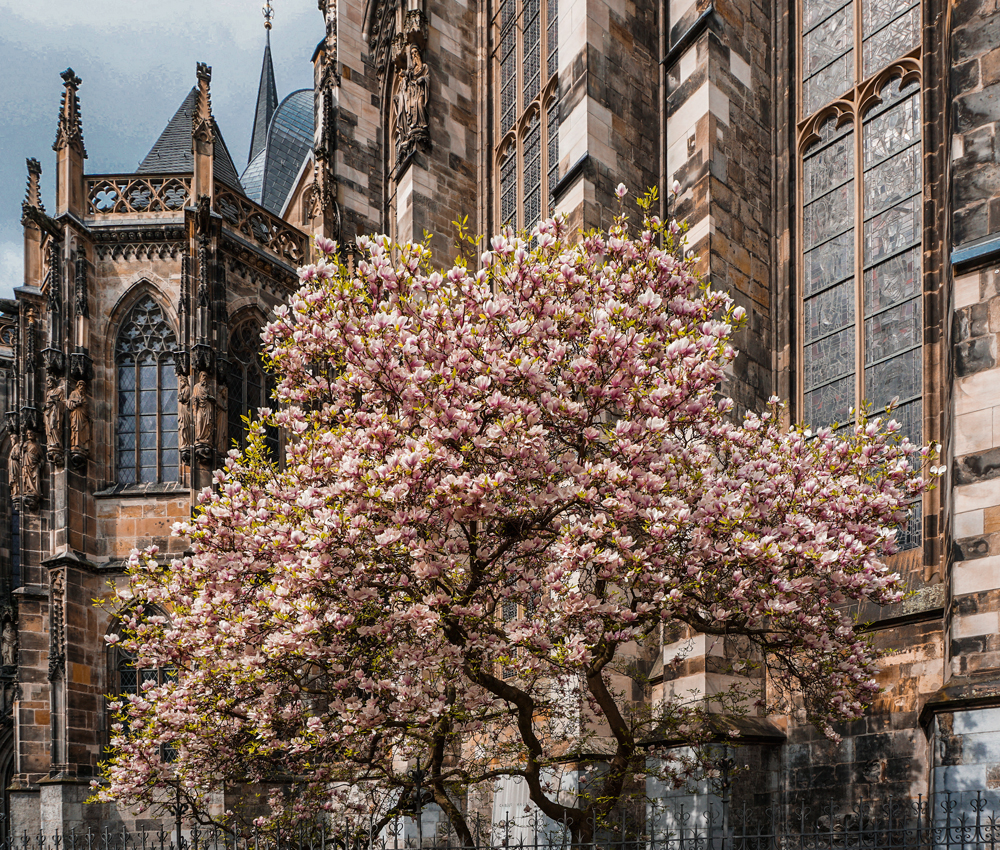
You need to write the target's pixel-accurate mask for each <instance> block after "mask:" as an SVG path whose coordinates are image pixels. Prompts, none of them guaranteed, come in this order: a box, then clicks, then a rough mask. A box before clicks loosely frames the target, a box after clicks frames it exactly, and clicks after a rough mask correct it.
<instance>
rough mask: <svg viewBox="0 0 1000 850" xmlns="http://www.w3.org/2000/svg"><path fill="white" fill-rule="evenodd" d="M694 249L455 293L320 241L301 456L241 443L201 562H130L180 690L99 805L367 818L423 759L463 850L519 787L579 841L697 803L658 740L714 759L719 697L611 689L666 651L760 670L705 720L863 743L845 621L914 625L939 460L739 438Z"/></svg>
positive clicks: (594, 245)
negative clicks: (916, 509)
mask: <svg viewBox="0 0 1000 850" xmlns="http://www.w3.org/2000/svg"><path fill="white" fill-rule="evenodd" d="M677 230H678V228H677V227H676V225H666V224H665V223H661V222H660V221H659V220H658V219H657V218H655V217H652V216H648V215H647V216H646V217H645V218H644V220H643V222H642V224H641V225H640V226H639V227H638V228H637V229H636V230H635V231H634V232H633V231H632V230H630V225H629V223H628V221H627V219H626V217H625V216H624V215H623V216H620V217H619V218H618V219H616V221H615V224H614V225H613V226H612V227H611V228H610V230H609V231H608V232H607V233H591V234H586V235H582V236H576V235H573V236H571V235H570V234H568V233H567V228H566V225H565V224H564V222H562V221H561V220H559V219H556V220H552V221H544V222H542V223H540V224H539V225H538V226H537V227H536V228H535V229H534V231H533V232H532V233H531V234H530V236H519V235H516V234H514V233H513V232H510V231H505V232H504V233H502V234H501V235H499V236H497V237H495V238H493V239H492V241H491V243H490V244H489V246H488V247H489V250H486V251H485V252H483V253H482V255H481V257H478V258H476V262H475V263H474V264H473V265H474V267H470V264H469V263H467V262H465V261H459V262H458V263H457V265H455V267H454V268H452V269H450V270H447V271H445V272H443V273H442V272H439V271H437V270H435V269H434V268H433V267H432V265H431V260H430V252H429V250H428V249H427V248H426V246H421V245H394V244H392V243H391V241H390V240H389V239H388V238H387V237H384V236H377V237H374V238H362V239H359V240H358V247H359V249H360V257H361V258H360V259H359V260H358V261H357V262H356V264H347V263H344V262H342V261H341V260H340V259H339V258H338V257H337V255H336V248H337V246H335V245H333V244H332V243H329V242H328V241H326V240H322V239H319V238H318V239H317V246H318V248H319V249H320V250H321V251H323V252H325V254H326V257H325V259H322V260H320V261H319V262H317V263H316V264H314V265H309V266H306V267H304V268H303V269H301V271H300V278H301V288H300V289H299V291H298V293H297V294H296V295H295V296H294V297H293V298H292V300H291V303H290V305H289V306H288V307H287V308H283V309H281V310H279V312H278V316H277V318H276V319H275V321H273V322H272V323H271V324H270V325H269V326H268V327H267V328H266V329H265V330H264V333H263V337H262V338H263V341H264V343H265V345H266V351H267V354H268V356H269V358H270V362H271V364H272V367H273V372H274V376H275V379H276V382H277V389H276V392H275V410H274V411H273V412H267V414H266V417H265V419H264V420H263V422H267V423H270V424H273V425H276V426H278V427H280V428H281V429H283V432H284V434H285V436H286V440H285V442H286V450H285V456H284V458H283V460H282V462H281V463H280V464H278V463H275V462H273V460H272V459H271V458H269V456H268V454H267V452H266V450H265V447H264V444H263V438H262V433H263V431H262V429H263V422H262V423H260V424H258V425H256V426H253V430H254V431H255V434H256V436H255V437H254V438H253V439H251V441H250V446H249V448H248V449H247V450H246V451H245V452H244V453H242V454H240V453H238V452H236V451H233V452H232V453H231V454H230V456H229V459H228V461H227V463H226V466H225V469H223V470H220V471H219V472H218V473H217V474H216V486H215V488H214V489H211V490H206V491H205V492H204V493H203V494H202V496H201V504H200V509H199V510H198V511H197V512H196V515H195V516H194V518H193V519H192V521H191V522H190V523H187V524H184V525H180V526H178V527H177V528H176V529H175V533H177V534H180V535H186V536H188V537H189V538H190V539H191V547H192V554H190V555H189V556H188V557H184V558H181V559H177V560H174V561H172V562H171V563H163V562H161V561H159V560H158V559H157V556H156V552H155V550H150V551H147V552H145V553H141V554H140V553H136V554H135V555H133V557H132V560H131V562H130V567H129V585H128V589H127V590H122V591H120V593H119V597H120V602H121V604H122V605H123V606H127V608H126V613H125V618H126V620H127V621H128V626H129V627H128V629H127V630H126V635H125V638H124V642H125V645H126V646H127V648H128V649H129V650H130V651H132V652H134V653H135V654H136V657H137V659H138V660H137V664H138V665H139V666H148V667H161V668H173V669H175V670H176V671H177V674H178V675H177V676H176V681H165V682H163V683H162V684H156V683H151V684H150V685H149V686H148V687H147V689H146V690H145V691H144V692H143V693H141V694H139V695H138V696H133V697H130V698H128V699H123V701H122V703H121V708H120V711H121V720H122V722H121V723H119V724H118V725H117V726H116V727H115V734H114V740H113V747H114V749H113V756H112V758H111V759H110V761H109V762H108V764H107V765H106V768H105V779H106V782H105V784H104V785H103V786H102V787H101V788H100V789H99V796H100V797H101V798H102V799H117V800H122V801H125V802H128V803H132V804H139V805H143V806H152V805H155V804H156V802H157V801H158V800H161V799H163V795H164V790H165V789H172V788H174V785H175V783H177V784H179V786H180V788H181V789H182V791H183V794H184V795H185V797H186V798H187V799H188V800H189V802H191V803H192V804H195V805H197V806H199V807H201V808H202V809H203V810H204V809H205V807H206V806H207V805H208V796H207V795H208V792H209V791H210V790H211V789H213V788H217V787H219V786H220V785H221V784H224V783H240V782H250V783H263V784H264V785H267V784H268V783H272V784H273V787H274V789H275V793H274V794H273V795H272V800H271V809H270V813H269V814H268V815H265V816H263V820H265V821H271V822H294V821H298V820H310V819H312V820H315V818H316V817H317V815H318V813H323V812H337V813H338V816H345V817H346V816H347V815H348V814H350V813H351V812H355V813H357V814H358V815H359V816H360V817H363V818H366V819H369V818H371V817H373V813H375V815H378V816H386V815H390V814H392V813H393V812H397V811H399V810H401V809H403V808H404V807H405V806H406V805H407V802H406V801H407V800H409V799H412V793H413V788H412V786H413V782H414V779H413V775H412V772H411V770H412V767H413V766H414V764H415V763H416V761H417V759H419V760H420V764H421V766H422V768H423V771H424V777H423V778H422V785H423V787H424V788H425V789H427V793H428V794H429V796H430V797H433V800H434V801H435V802H436V803H437V804H438V805H440V806H441V808H442V809H443V810H444V812H445V813H446V815H447V816H448V818H449V819H450V821H451V823H452V825H453V826H454V827H455V829H456V831H457V832H458V835H459V837H460V838H463V839H465V838H467V836H468V825H467V822H466V818H465V815H464V813H463V811H464V809H463V806H464V803H463V800H464V797H463V794H464V793H465V792H466V791H467V790H468V789H470V788H475V787H476V786H480V785H482V784H490V783H493V782H494V781H496V780H497V779H498V778H500V777H504V776H517V777H521V780H520V781H523V782H525V783H526V784H527V788H528V791H529V796H530V799H531V801H532V802H533V804H534V805H535V806H537V807H538V809H540V810H541V812H542V813H543V814H545V815H546V816H548V817H550V818H553V819H554V820H558V821H563V822H565V823H567V824H568V825H569V827H570V829H571V830H572V831H573V832H574V834H576V835H577V836H579V835H585V834H586V831H587V829H588V827H587V823H588V822H593V821H594V820H595V819H599V818H600V817H603V816H604V815H606V814H607V813H608V812H610V811H611V810H612V808H613V807H614V806H615V804H616V802H617V801H618V800H619V799H620V798H621V796H622V794H623V793H625V791H626V790H627V789H628V788H629V787H631V786H632V785H633V784H634V783H635V782H636V780H637V778H641V777H642V776H644V775H648V774H649V772H651V771H654V772H655V771H660V772H662V773H663V774H664V777H663V778H665V779H668V780H678V781H679V780H682V779H684V778H685V777H686V776H688V775H690V771H691V770H692V769H693V765H692V762H691V761H690V760H689V761H684V760H671V759H670V758H669V757H668V755H669V752H668V750H666V749H664V748H663V747H658V746H657V745H656V743H655V742H664V741H674V742H677V741H686V742H691V743H698V742H701V741H704V740H707V739H708V736H709V732H708V727H707V725H706V717H707V714H708V709H709V708H710V706H709V705H708V704H707V703H706V702H705V700H704V699H702V698H701V697H702V696H703V695H692V694H689V693H683V694H681V693H676V694H675V693H672V692H671V691H670V689H669V687H667V688H665V690H664V698H663V699H662V700H661V701H660V702H654V701H651V700H650V699H648V695H646V696H643V695H640V696H638V697H637V696H636V695H635V693H634V689H629V688H626V687H623V685H622V683H623V682H627V681H628V679H629V678H630V677H631V678H634V679H638V678H641V676H640V674H639V673H636V672H635V670H636V669H637V667H636V661H635V660H636V658H637V656H638V654H639V651H640V648H641V647H642V646H644V645H646V644H649V643H652V644H653V645H654V646H655V647H656V651H657V652H659V643H660V641H661V640H662V639H663V634H664V633H665V632H677V631H678V630H680V631H681V632H682V633H685V634H688V633H692V632H698V633H706V634H708V635H725V636H726V637H727V639H730V638H732V639H738V640H740V641H742V645H743V646H745V649H746V651H745V653H742V655H743V659H742V660H743V662H744V663H745V669H744V670H742V671H739V670H737V671H735V672H737V673H740V674H741V675H738V676H734V677H733V680H734V682H735V684H734V685H733V690H732V692H731V693H729V694H718V695H715V696H714V697H713V699H714V700H715V701H716V702H717V703H722V702H725V700H726V699H727V698H728V699H730V703H729V704H730V705H731V704H733V703H734V702H736V703H740V704H741V705H742V706H743V707H744V708H745V709H746V710H750V711H755V712H766V711H768V710H771V709H772V708H773V706H772V705H769V704H768V700H770V699H772V698H773V697H774V695H775V687H774V686H775V684H777V685H780V686H782V687H783V688H784V690H785V692H786V693H790V694H792V695H794V696H795V698H796V699H797V700H799V701H800V704H801V705H802V706H804V707H805V709H806V711H807V712H808V715H809V717H810V718H811V719H812V720H813V722H815V723H816V724H817V725H818V726H819V727H820V728H821V729H823V730H824V731H826V732H827V733H828V734H830V735H833V734H835V733H834V724H836V723H837V722H838V721H842V720H847V719H851V718H856V717H858V716H860V715H861V713H862V712H863V711H864V709H865V707H866V706H867V705H869V703H870V702H871V701H872V699H873V698H874V696H875V695H876V693H877V691H878V687H877V684H876V681H875V675H876V671H877V662H878V658H879V654H878V652H877V651H876V650H875V649H874V648H873V647H872V645H871V644H870V643H869V642H868V641H867V640H866V639H865V638H864V637H863V635H861V634H859V630H858V627H857V625H856V623H855V622H854V619H853V616H852V614H851V613H850V606H849V605H848V604H847V603H856V602H872V603H877V604H886V603H892V602H896V601H898V600H899V599H900V598H901V591H900V582H899V577H898V576H897V575H895V574H893V573H892V572H891V571H890V570H889V569H888V568H887V566H886V564H885V562H884V558H885V557H886V556H887V555H888V554H891V553H892V552H893V551H894V547H895V538H896V534H897V529H898V527H899V526H900V525H901V523H903V522H904V521H905V517H906V514H907V508H908V504H909V503H910V502H911V501H912V500H913V498H914V497H915V496H916V495H918V494H919V493H921V492H922V491H923V489H924V488H925V487H926V486H927V476H925V475H921V474H920V468H921V465H922V464H923V465H926V463H927V461H928V459H932V458H933V452H932V451H931V450H929V449H927V448H924V449H919V448H918V447H916V446H914V445H912V444H911V443H910V442H909V441H908V440H907V439H906V438H905V437H902V436H901V435H900V434H899V425H898V423H896V422H894V421H888V420H889V418H890V417H888V416H883V417H882V418H880V419H871V420H869V419H867V418H865V417H863V416H862V417H859V420H858V422H857V423H856V424H851V425H848V427H846V428H844V429H841V430H839V431H837V432H836V433H834V432H833V431H831V429H829V428H820V429H818V430H815V431H809V430H807V429H805V428H804V427H789V426H788V425H787V424H786V423H785V419H786V417H785V415H784V413H783V408H782V407H781V406H780V405H779V404H778V402H777V400H772V403H771V405H770V406H769V407H768V408H767V409H766V410H764V411H762V412H759V413H749V414H747V416H746V417H745V418H744V419H743V421H736V419H735V418H734V417H733V416H732V411H733V403H732V401H730V400H729V399H728V398H725V397H723V396H721V395H720V388H721V387H722V386H723V385H724V382H725V378H726V372H727V369H729V368H730V367H731V366H732V364H733V362H734V360H735V358H736V356H737V353H736V351H735V350H734V347H733V341H732V340H733V334H734V332H735V329H736V328H738V327H739V326H740V324H741V323H743V322H744V321H745V318H744V315H743V310H742V309H740V308H738V307H735V306H734V303H733V301H732V300H731V299H730V297H729V296H727V295H726V294H725V293H723V292H720V291H718V290H714V289H712V288H711V286H710V285H709V284H708V283H706V282H704V281H702V280H701V279H699V276H698V275H697V274H696V273H695V260H694V259H693V258H690V257H685V255H684V252H683V247H682V245H681V243H680V240H679V238H678V234H677ZM934 471H935V472H936V471H937V470H934ZM157 608H158V609H160V610H163V611H168V612H169V617H166V616H151V615H149V614H148V613H147V614H146V615H145V616H144V614H143V612H144V611H145V612H149V611H152V610H154V609H157ZM765 676H767V677H768V679H769V683H770V687H767V688H765V687H764V686H763V682H764V677H765ZM668 678H669V677H668ZM168 752H169V754H170V757H169V758H168V757H167V755H166V753H168ZM654 756H655V757H656V758H651V757H654ZM566 765H572V766H573V768H574V769H577V770H581V771H585V770H586V768H587V767H588V766H592V767H597V768H598V769H596V770H595V771H594V773H593V774H592V775H593V779H592V780H591V782H590V783H589V784H588V786H587V789H586V791H585V792H584V791H583V790H581V792H580V793H579V794H578V795H576V796H573V795H570V797H567V796H566V795H565V794H558V793H556V790H555V789H554V788H553V784H552V783H553V780H552V777H553V776H554V775H555V772H556V771H558V770H559V769H561V768H562V767H564V766H566ZM170 795H171V799H172V795H173V791H172V790H171V791H170Z"/></svg>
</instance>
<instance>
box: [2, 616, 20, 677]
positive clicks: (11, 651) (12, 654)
mask: <svg viewBox="0 0 1000 850" xmlns="http://www.w3.org/2000/svg"><path fill="white" fill-rule="evenodd" d="M0 661H3V666H4V667H13V666H14V665H15V664H17V634H16V633H15V632H14V624H13V623H12V622H11V621H10V620H8V621H7V622H6V623H4V624H3V636H2V637H0Z"/></svg>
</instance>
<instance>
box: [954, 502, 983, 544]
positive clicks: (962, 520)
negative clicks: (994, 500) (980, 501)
mask: <svg viewBox="0 0 1000 850" xmlns="http://www.w3.org/2000/svg"><path fill="white" fill-rule="evenodd" d="M985 513H986V512H985V511H984V510H982V509H980V510H976V511H966V512H965V513H961V514H956V515H955V526H954V533H955V537H956V538H958V539H959V540H961V539H962V538H963V537H974V536H978V535H980V534H984V533H985V528H986V526H985Z"/></svg>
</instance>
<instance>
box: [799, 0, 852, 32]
mask: <svg viewBox="0 0 1000 850" xmlns="http://www.w3.org/2000/svg"><path fill="white" fill-rule="evenodd" d="M843 5H844V0H802V17H803V26H802V31H803V32H808V31H809V30H811V29H812V28H813V27H814V26H816V24H818V23H819V22H820V21H822V20H823V19H824V18H827V17H829V15H830V14H831V13H832V12H834V11H836V10H837V9H839V8H840V7H841V6H843Z"/></svg>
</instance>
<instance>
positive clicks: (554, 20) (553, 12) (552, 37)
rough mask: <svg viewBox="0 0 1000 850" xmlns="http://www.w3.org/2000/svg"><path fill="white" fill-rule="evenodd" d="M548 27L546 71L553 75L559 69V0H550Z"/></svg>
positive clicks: (547, 11)
mask: <svg viewBox="0 0 1000 850" xmlns="http://www.w3.org/2000/svg"><path fill="white" fill-rule="evenodd" d="M545 17H546V29H547V31H548V37H547V41H548V45H547V46H548V60H547V62H546V68H545V71H546V73H547V74H548V76H550V77H551V76H552V75H553V74H555V72H556V71H558V70H559V3H558V0H548V6H547V7H546V10H545Z"/></svg>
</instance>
